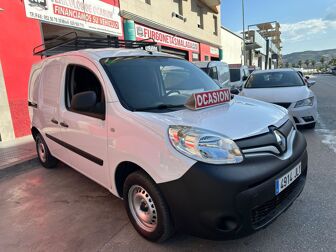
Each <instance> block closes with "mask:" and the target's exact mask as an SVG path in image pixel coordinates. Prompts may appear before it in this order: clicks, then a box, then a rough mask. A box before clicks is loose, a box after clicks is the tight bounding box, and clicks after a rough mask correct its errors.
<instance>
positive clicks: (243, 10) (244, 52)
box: [242, 0, 246, 65]
mask: <svg viewBox="0 0 336 252" xmlns="http://www.w3.org/2000/svg"><path fill="white" fill-rule="evenodd" d="M242 15H243V43H244V47H243V55H244V65H246V41H245V5H244V0H242Z"/></svg>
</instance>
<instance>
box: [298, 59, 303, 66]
mask: <svg viewBox="0 0 336 252" xmlns="http://www.w3.org/2000/svg"><path fill="white" fill-rule="evenodd" d="M298 66H299V67H300V68H301V67H302V60H299V62H298Z"/></svg>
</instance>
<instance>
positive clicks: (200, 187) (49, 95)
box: [28, 40, 307, 241]
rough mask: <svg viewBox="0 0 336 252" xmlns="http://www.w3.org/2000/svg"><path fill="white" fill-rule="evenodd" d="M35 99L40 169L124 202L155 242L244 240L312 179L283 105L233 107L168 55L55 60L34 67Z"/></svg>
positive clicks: (198, 73)
mask: <svg viewBox="0 0 336 252" xmlns="http://www.w3.org/2000/svg"><path fill="white" fill-rule="evenodd" d="M94 43H95V44H97V43H98V42H97V41H94ZM134 43H139V41H137V42H134ZM118 44H119V45H122V42H119V43H118ZM127 44H129V42H127V43H126V45H127ZM77 45H79V46H80V45H85V46H86V47H87V46H88V41H87V40H85V43H84V44H83V43H79V42H78V43H76V46H77ZM66 46H67V48H66V50H68V48H69V47H68V46H69V44H67V45H66ZM46 51H47V50H46V49H43V50H42V51H41V52H42V53H43V55H45V54H46ZM59 51H61V46H59V47H57V52H59ZM28 97H29V111H30V115H31V125H32V128H31V130H32V135H33V137H34V139H35V141H36V148H37V153H38V158H39V160H40V162H41V164H42V165H43V166H44V167H46V168H52V167H55V166H56V164H57V161H58V160H60V161H62V162H64V163H66V164H68V165H69V166H71V167H73V168H74V169H76V170H78V171H79V172H81V173H83V174H84V175H85V176H87V177H89V178H91V179H92V180H94V181H96V182H97V183H99V184H100V185H102V186H103V187H105V188H106V189H107V190H109V191H110V192H111V193H113V194H114V195H116V196H117V197H120V198H122V199H123V200H124V203H125V208H126V211H127V214H128V216H129V218H130V220H131V223H132V224H133V226H134V228H135V229H136V230H137V231H138V232H139V234H141V235H142V236H143V237H145V238H146V239H148V240H150V241H163V240H166V239H168V238H169V237H170V236H171V235H172V234H173V233H174V231H175V230H183V231H185V232H189V233H191V234H193V235H197V236H201V237H205V238H211V239H223V238H225V239H227V238H230V239H231V238H238V237H241V236H246V235H248V234H251V233H253V232H255V231H257V230H259V229H262V228H264V227H265V226H266V225H268V224H269V223H271V222H272V221H273V220H274V219H276V218H277V217H278V216H279V214H281V213H282V212H284V211H285V210H286V209H287V208H288V207H289V206H290V205H291V204H292V203H293V201H294V200H295V199H296V198H297V197H298V195H299V194H300V193H301V191H302V190H303V187H304V184H305V181H306V174H307V151H306V141H305V138H304V136H303V135H302V134H301V133H300V132H298V131H297V130H296V129H295V127H294V126H293V124H292V122H291V120H289V116H288V114H287V111H286V110H285V109H283V108H281V107H278V106H274V105H271V104H268V103H264V102H262V101H257V100H253V99H249V98H245V97H240V96H235V97H234V98H233V99H234V100H233V101H232V100H231V101H230V94H229V92H227V89H220V88H219V87H218V85H217V84H216V83H215V82H214V81H213V80H212V79H211V78H210V77H209V76H208V75H206V74H205V73H204V72H203V71H202V70H200V69H199V68H197V67H196V66H195V65H193V64H192V63H190V62H188V61H186V60H183V59H180V58H178V57H175V56H172V55H169V54H165V53H160V52H147V51H145V50H141V49H124V48H116V49H111V48H107V49H86V50H79V51H70V52H67V53H64V54H56V55H54V56H51V57H48V58H44V59H43V60H42V61H40V62H38V63H36V64H35V65H34V66H33V67H32V70H31V75H30V80H29V95H28ZM193 99H194V100H193ZM189 102H190V104H194V105H195V108H194V109H191V107H190V106H191V105H188V108H187V107H186V106H185V104H187V103H189ZM219 102H221V104H218V103H219ZM196 104H198V105H200V104H201V105H202V106H200V107H197V108H201V107H202V108H203V109H199V110H195V109H196ZM216 104H217V106H215V105H216ZM50 175H51V176H52V174H50ZM55 190H57V188H55ZM270 205H271V206H272V207H269V206H270ZM83 211H85V209H83ZM288 214H290V213H288Z"/></svg>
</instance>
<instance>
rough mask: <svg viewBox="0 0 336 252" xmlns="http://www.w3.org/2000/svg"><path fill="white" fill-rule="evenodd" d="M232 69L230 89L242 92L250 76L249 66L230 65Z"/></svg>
mask: <svg viewBox="0 0 336 252" xmlns="http://www.w3.org/2000/svg"><path fill="white" fill-rule="evenodd" d="M229 69H230V84H229V85H230V87H231V88H237V89H239V90H241V88H242V86H243V84H244V83H245V81H246V80H247V78H248V76H249V75H250V73H249V70H248V67H247V66H240V65H231V64H230V65H229Z"/></svg>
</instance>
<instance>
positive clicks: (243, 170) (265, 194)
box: [159, 132, 307, 239]
mask: <svg viewBox="0 0 336 252" xmlns="http://www.w3.org/2000/svg"><path fill="white" fill-rule="evenodd" d="M300 162H301V167H302V173H301V175H300V177H298V178H297V179H296V180H295V181H294V182H293V183H292V184H291V185H290V186H289V187H287V188H286V189H285V190H284V191H282V192H281V193H280V194H278V195H277V196H275V180H276V179H277V178H279V177H281V176H282V175H284V174H285V173H287V172H288V171H290V170H291V169H292V168H293V167H294V166H295V165H297V164H298V163H300ZM306 174H307V151H306V141H305V138H304V137H303V135H302V134H301V133H299V132H297V134H296V136H295V139H294V143H293V154H292V155H291V156H290V157H289V158H288V159H286V160H281V159H280V158H278V157H276V156H274V155H266V156H255V157H248V158H245V160H244V161H243V162H242V163H240V164H235V165H211V164H206V163H201V162H197V163H196V164H195V165H193V166H192V167H191V168H190V169H189V171H188V172H187V173H186V174H185V175H184V176H183V177H181V178H180V179H178V180H175V181H171V182H167V183H162V184H159V187H160V189H161V191H162V193H163V195H164V197H165V199H166V200H167V203H168V205H169V207H170V211H171V215H172V218H173V220H174V224H175V226H176V228H178V229H182V230H184V231H185V232H188V233H190V234H192V235H196V236H200V237H203V238H208V239H235V238H239V237H242V236H246V235H248V234H251V233H253V232H255V231H256V230H258V229H260V228H263V227H265V226H266V225H267V224H269V223H270V222H271V221H273V220H274V219H275V218H276V217H277V216H279V215H280V214H281V213H282V212H283V211H284V210H285V209H287V208H288V207H289V206H290V205H291V204H292V203H293V201H294V200H295V199H296V198H297V197H298V196H299V194H300V193H301V191H302V190H303V187H304V184H305V180H306Z"/></svg>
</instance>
